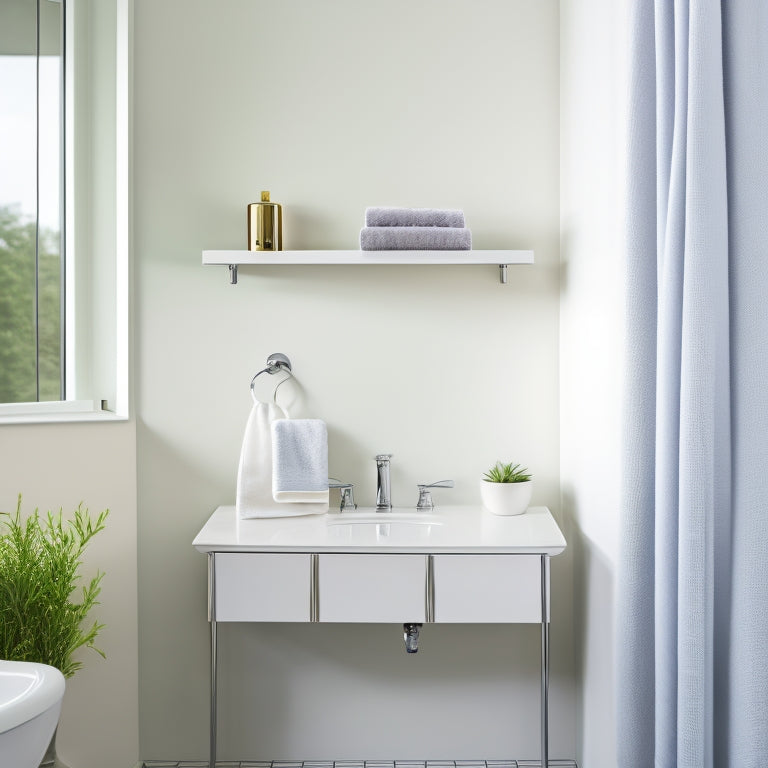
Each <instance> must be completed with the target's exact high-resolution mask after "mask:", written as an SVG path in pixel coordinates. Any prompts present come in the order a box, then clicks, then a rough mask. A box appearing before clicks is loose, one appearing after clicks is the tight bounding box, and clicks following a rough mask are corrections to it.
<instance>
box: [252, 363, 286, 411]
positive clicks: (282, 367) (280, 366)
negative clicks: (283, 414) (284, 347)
mask: <svg viewBox="0 0 768 768" xmlns="http://www.w3.org/2000/svg"><path fill="white" fill-rule="evenodd" d="M281 371H282V372H283V373H287V374H288V375H287V376H286V377H285V378H284V379H282V380H281V381H279V382H278V383H277V386H276V387H275V391H274V392H273V393H272V400H273V401H275V402H277V401H276V400H275V398H276V397H277V390H278V389H280V387H282V386H283V384H285V382H286V381H288V379H290V378H293V373H292V366H291V361H290V360H289V359H288V356H287V355H284V354H283V353H282V352H275V353H273V354H271V355H270V356H269V357H268V358H267V367H266V368H264V369H262V370H261V371H259V372H258V373H257V374H256V375H255V376H254V377H253V378H252V379H251V397H252V398H253V400H254V402H258V399H257V397H256V392H255V391H254V387H255V386H256V379H258V378H259V376H261V374H262V373H268V374H269V375H270V376H271V375H273V374H275V373H280V372H281Z"/></svg>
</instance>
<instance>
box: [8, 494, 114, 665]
mask: <svg viewBox="0 0 768 768" xmlns="http://www.w3.org/2000/svg"><path fill="white" fill-rule="evenodd" d="M108 514H109V510H106V509H105V510H104V511H103V512H102V513H101V514H99V515H98V517H97V518H96V519H95V520H93V519H92V518H91V516H90V515H89V513H88V509H87V508H84V507H83V505H82V504H80V506H78V508H77V509H76V510H75V511H74V517H73V519H70V520H67V521H64V520H62V513H61V510H60V511H59V512H58V514H53V513H51V512H48V514H47V515H46V516H45V517H44V518H43V517H41V516H40V514H39V513H38V510H37V509H36V510H35V511H34V512H33V513H32V514H31V515H30V516H29V517H28V518H27V519H26V520H22V516H21V496H19V499H18V503H17V506H16V512H15V513H7V512H3V513H0V659H9V660H13V661H34V662H38V663H42V664H50V665H51V666H54V667H57V668H58V669H60V670H61V672H62V673H63V674H64V676H65V677H72V675H74V674H75V672H76V671H77V670H78V669H80V667H82V662H80V661H75V660H74V658H73V654H74V652H75V651H76V650H77V649H78V648H81V647H83V646H84V647H87V648H92V649H93V650H94V651H96V652H97V653H98V654H100V655H101V656H104V652H103V651H101V650H100V649H99V648H97V647H96V646H95V645H94V641H95V640H96V636H97V635H98V634H99V632H100V631H101V630H102V629H103V628H104V625H103V624H100V623H98V622H94V623H93V624H92V625H90V627H85V626H84V625H85V622H86V619H87V616H88V613H89V612H90V610H91V608H93V606H94V605H98V601H97V599H96V598H97V597H98V595H99V593H100V591H101V579H102V577H103V575H104V574H103V573H97V574H96V576H94V577H93V578H92V579H91V580H90V581H89V582H88V583H87V584H85V585H83V586H82V587H81V588H80V590H79V594H78V590H77V582H78V581H79V580H80V576H79V574H78V571H79V568H80V566H81V565H82V555H83V553H84V551H85V549H86V547H87V546H88V543H89V542H90V540H91V539H92V538H93V537H94V536H95V535H96V534H97V533H99V531H102V530H103V529H104V524H105V521H106V519H107V515H108ZM73 598H74V599H73ZM78 598H79V600H78Z"/></svg>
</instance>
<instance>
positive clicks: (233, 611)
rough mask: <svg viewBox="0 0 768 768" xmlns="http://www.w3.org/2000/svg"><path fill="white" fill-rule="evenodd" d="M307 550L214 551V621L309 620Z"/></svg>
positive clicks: (309, 583)
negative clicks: (274, 551)
mask: <svg viewBox="0 0 768 768" xmlns="http://www.w3.org/2000/svg"><path fill="white" fill-rule="evenodd" d="M310 558H311V555H309V554H282V553H281V554H262V553H241V552H220V553H218V554H216V561H215V562H216V576H215V591H216V621H309V618H310V613H309V612H310V603H311V591H310V587H311V567H310Z"/></svg>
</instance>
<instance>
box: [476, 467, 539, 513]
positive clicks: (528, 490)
mask: <svg viewBox="0 0 768 768" xmlns="http://www.w3.org/2000/svg"><path fill="white" fill-rule="evenodd" d="M532 492H533V481H532V480H531V474H530V472H529V471H528V470H527V469H526V468H524V467H521V466H520V465H519V464H512V463H509V464H504V463H503V462H501V461H497V462H496V464H494V466H492V467H491V468H490V469H489V470H488V471H487V472H486V473H485V474H484V475H483V478H482V480H480V499H481V500H482V503H483V506H484V507H485V508H486V509H487V510H488V511H489V512H493V514H494V515H520V514H522V513H523V512H525V510H526V509H528V504H529V503H530V501H531V494H532Z"/></svg>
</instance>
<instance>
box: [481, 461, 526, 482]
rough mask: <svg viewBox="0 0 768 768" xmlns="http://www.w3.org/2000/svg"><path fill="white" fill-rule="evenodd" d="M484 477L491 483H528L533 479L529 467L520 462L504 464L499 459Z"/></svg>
mask: <svg viewBox="0 0 768 768" xmlns="http://www.w3.org/2000/svg"><path fill="white" fill-rule="evenodd" d="M483 477H484V478H485V479H486V480H487V481H488V482H489V483H526V482H528V481H529V480H530V479H531V474H530V472H529V471H528V469H527V468H525V467H521V466H520V465H519V464H512V463H509V464H504V463H503V462H501V461H497V462H496V464H495V465H494V466H492V467H491V468H490V469H489V470H488V471H487V472H486V473H485V474H484V475H483Z"/></svg>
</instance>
